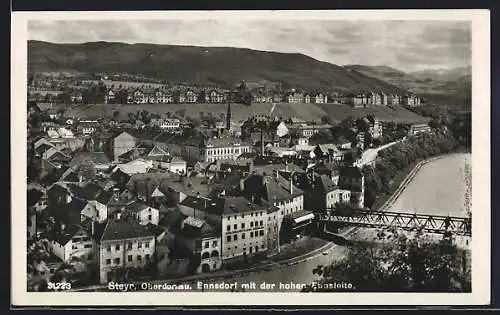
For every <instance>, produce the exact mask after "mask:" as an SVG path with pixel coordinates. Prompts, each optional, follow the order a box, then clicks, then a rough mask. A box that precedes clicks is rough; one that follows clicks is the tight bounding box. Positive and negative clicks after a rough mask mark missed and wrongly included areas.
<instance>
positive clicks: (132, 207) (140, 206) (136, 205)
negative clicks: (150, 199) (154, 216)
mask: <svg viewBox="0 0 500 315" xmlns="http://www.w3.org/2000/svg"><path fill="white" fill-rule="evenodd" d="M148 208H152V207H150V206H148V205H146V204H144V203H142V202H139V201H135V202H133V203H131V204H129V205H127V206H126V209H127V210H129V211H131V212H136V213H137V212H141V211H143V210H146V209H148ZM153 209H154V208H153Z"/></svg>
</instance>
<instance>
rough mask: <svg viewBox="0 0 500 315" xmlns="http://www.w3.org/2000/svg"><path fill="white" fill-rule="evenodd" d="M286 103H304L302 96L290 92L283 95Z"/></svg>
mask: <svg viewBox="0 0 500 315" xmlns="http://www.w3.org/2000/svg"><path fill="white" fill-rule="evenodd" d="M285 100H286V101H287V103H304V94H302V93H297V92H291V93H287V94H286V95H285Z"/></svg>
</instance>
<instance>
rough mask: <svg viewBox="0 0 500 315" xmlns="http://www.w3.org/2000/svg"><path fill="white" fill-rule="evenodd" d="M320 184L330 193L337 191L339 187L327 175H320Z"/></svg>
mask: <svg viewBox="0 0 500 315" xmlns="http://www.w3.org/2000/svg"><path fill="white" fill-rule="evenodd" d="M318 182H319V183H320V184H321V186H322V187H323V189H324V190H325V192H330V191H333V190H335V189H337V185H335V183H334V182H333V181H332V180H331V178H330V177H329V176H327V175H320V176H319V180H318Z"/></svg>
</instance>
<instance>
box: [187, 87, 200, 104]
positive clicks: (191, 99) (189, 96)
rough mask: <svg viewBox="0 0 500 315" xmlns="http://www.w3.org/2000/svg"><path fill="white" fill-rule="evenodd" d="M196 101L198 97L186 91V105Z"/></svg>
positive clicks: (192, 92) (190, 91)
mask: <svg viewBox="0 0 500 315" xmlns="http://www.w3.org/2000/svg"><path fill="white" fill-rule="evenodd" d="M196 101H198V95H197V94H196V92H194V91H192V90H187V91H186V103H196Z"/></svg>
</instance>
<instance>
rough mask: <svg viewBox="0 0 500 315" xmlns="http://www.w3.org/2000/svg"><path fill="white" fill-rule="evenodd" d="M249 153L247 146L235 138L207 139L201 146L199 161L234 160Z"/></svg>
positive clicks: (249, 149)
mask: <svg viewBox="0 0 500 315" xmlns="http://www.w3.org/2000/svg"><path fill="white" fill-rule="evenodd" d="M251 151H252V149H251V147H250V145H249V144H247V143H246V142H243V141H240V140H238V139H236V138H219V139H217V138H215V139H208V140H207V141H206V142H205V143H204V145H203V146H202V151H201V154H202V156H201V159H202V160H203V161H204V162H215V161H216V160H227V159H233V160H235V159H236V158H238V157H239V156H240V155H241V154H243V153H248V152H251Z"/></svg>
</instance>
